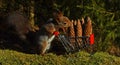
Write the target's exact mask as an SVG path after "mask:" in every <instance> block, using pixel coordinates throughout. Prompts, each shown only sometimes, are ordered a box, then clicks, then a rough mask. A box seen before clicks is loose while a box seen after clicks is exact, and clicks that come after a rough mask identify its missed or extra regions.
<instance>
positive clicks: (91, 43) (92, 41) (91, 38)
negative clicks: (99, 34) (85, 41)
mask: <svg viewBox="0 0 120 65" xmlns="http://www.w3.org/2000/svg"><path fill="white" fill-rule="evenodd" d="M89 40H90V45H93V44H94V34H91V35H90V38H89Z"/></svg>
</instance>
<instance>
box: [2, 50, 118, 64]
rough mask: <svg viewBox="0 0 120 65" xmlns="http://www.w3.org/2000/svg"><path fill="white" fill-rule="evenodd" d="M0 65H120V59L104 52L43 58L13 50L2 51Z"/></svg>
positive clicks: (51, 55)
mask: <svg viewBox="0 0 120 65" xmlns="http://www.w3.org/2000/svg"><path fill="white" fill-rule="evenodd" d="M0 63H1V64H2V65H103V64H104V65H119V64H120V57H116V56H112V55H109V54H108V53H104V52H97V53H95V54H93V55H91V54H89V53H87V52H84V51H81V52H77V53H74V54H68V55H59V56H58V55H55V54H52V53H48V54H46V55H44V56H41V55H36V54H24V53H21V52H17V51H12V50H0Z"/></svg>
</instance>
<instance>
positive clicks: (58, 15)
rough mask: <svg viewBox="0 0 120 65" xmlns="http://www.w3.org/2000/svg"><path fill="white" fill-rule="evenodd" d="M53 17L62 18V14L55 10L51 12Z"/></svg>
mask: <svg viewBox="0 0 120 65" xmlns="http://www.w3.org/2000/svg"><path fill="white" fill-rule="evenodd" d="M53 16H54V17H61V16H63V13H62V12H61V11H60V10H56V11H54V12H53Z"/></svg>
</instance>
